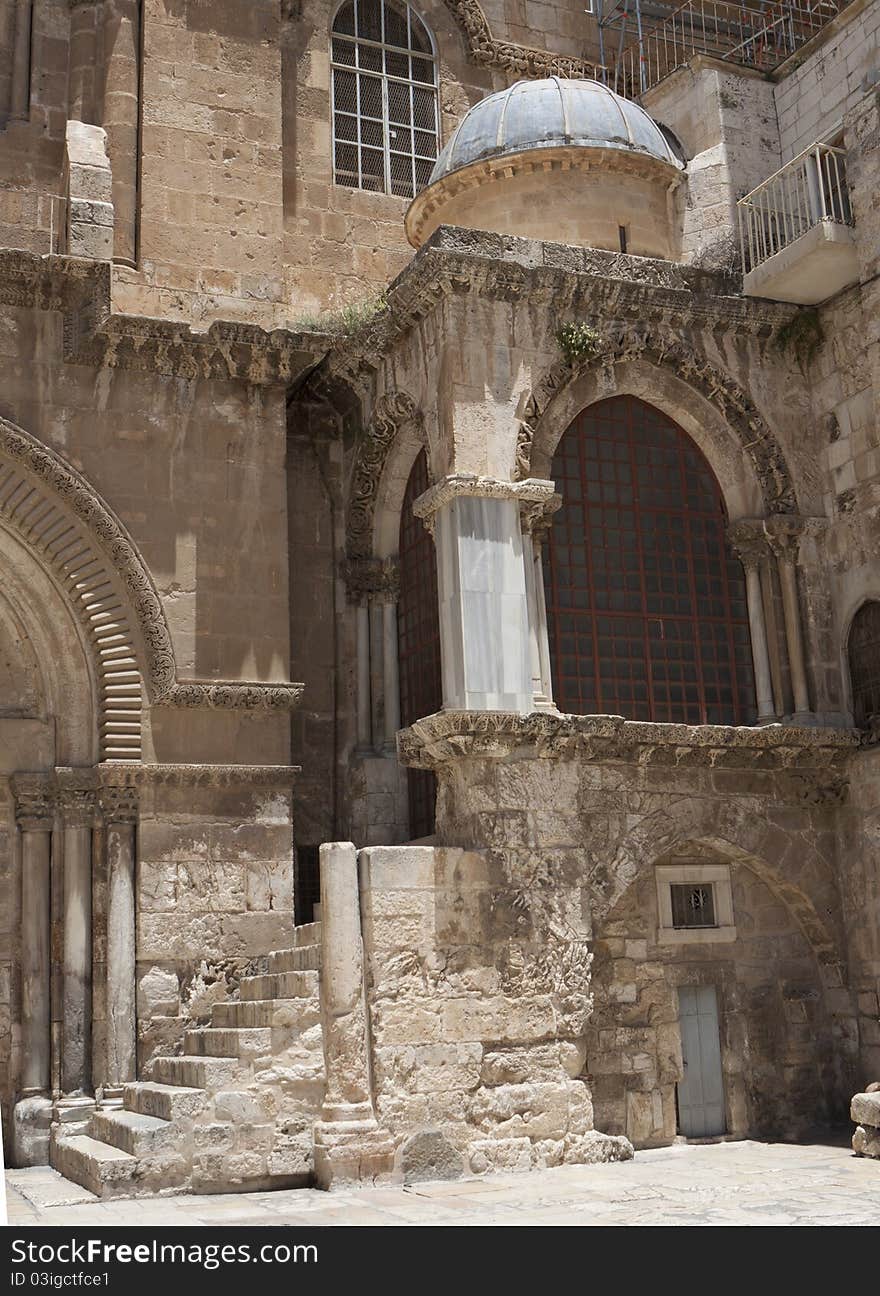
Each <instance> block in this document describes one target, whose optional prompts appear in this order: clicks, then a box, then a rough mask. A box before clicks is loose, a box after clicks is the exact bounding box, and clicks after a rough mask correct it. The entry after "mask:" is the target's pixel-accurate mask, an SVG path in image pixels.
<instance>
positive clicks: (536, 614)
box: [521, 494, 562, 710]
mask: <svg viewBox="0 0 880 1296" xmlns="http://www.w3.org/2000/svg"><path fill="white" fill-rule="evenodd" d="M561 503H562V496H561V495H558V494H556V495H553V496H552V497H551V498H550V499H549V500H547V501H545V502H543V503H539V504H524V505H522V506H521V512H522V529H523V567H524V570H525V578H526V599H527V601H528V610H529V648H530V655H531V663H532V696H533V699H534V704H535V707H537V708H539V709H542V710H552V709H555V708H554V704H553V681H552V677H551V672H550V638H549V632H548V629H547V604H546V601H545V597H544V569H543V566H542V563H541V544H542V540H543V536H544V532H545V531H546V528H547V526H548V524H549V520H550V516H551V514H553V513H555V512H556V510H557V509H558V508H559V506H560V505H561Z"/></svg>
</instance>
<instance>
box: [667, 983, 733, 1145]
mask: <svg viewBox="0 0 880 1296" xmlns="http://www.w3.org/2000/svg"><path fill="white" fill-rule="evenodd" d="M678 1014H679V1021H680V1023H681V1055H682V1061H683V1062H684V1078H683V1079H682V1081H681V1083H680V1084H679V1086H678V1125H679V1133H680V1134H684V1135H685V1136H686V1137H687V1138H709V1137H711V1136H712V1135H713V1134H723V1133H724V1132H725V1130H726V1128H727V1126H726V1123H725V1120H724V1083H723V1080H722V1077H721V1039H720V1036H719V1033H718V996H717V995H716V993H715V987H714V986H679V989H678Z"/></svg>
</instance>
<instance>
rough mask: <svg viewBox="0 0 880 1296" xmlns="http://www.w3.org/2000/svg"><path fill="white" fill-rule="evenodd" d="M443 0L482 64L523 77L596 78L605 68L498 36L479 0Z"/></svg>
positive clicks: (471, 52) (472, 56)
mask: <svg viewBox="0 0 880 1296" xmlns="http://www.w3.org/2000/svg"><path fill="white" fill-rule="evenodd" d="M444 3H445V5H446V8H447V9H448V10H449V12H450V13H451V14H452V16H453V18H454V19H455V21H456V23H457V24H458V26H459V28H460V29H461V32H462V35H463V36H464V38H465V40H466V42H467V45H468V49H469V51H470V56H471V58H472V59H473V61H474V63H476V64H478V65H479V66H480V67H490V68H497V69H498V70H499V71H502V72H512V73H514V74H515V75H517V76H522V77H547V76H559V77H584V78H586V79H587V80H595V79H596V78H597V77H598V75H599V73H600V72H601V70H602V69H601V68H600V66H599V64H598V63H592V62H590V61H589V60H587V59H580V58H575V57H574V56H572V55H568V54H554V53H552V52H551V51H550V50H541V49H534V48H532V47H531V46H528V45H515V44H514V43H513V42H512V41H500V40H496V39H495V37H494V36H493V35H492V32H491V30H490V28H489V23H488V21H487V19H486V15H485V14H484V13H483V10H482V9H481V8H480V6H479V4H478V3H477V0H444Z"/></svg>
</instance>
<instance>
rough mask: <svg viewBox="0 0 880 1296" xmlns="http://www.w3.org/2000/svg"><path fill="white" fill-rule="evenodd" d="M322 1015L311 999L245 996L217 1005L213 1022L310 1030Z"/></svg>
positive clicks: (215, 1024)
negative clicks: (253, 997)
mask: <svg viewBox="0 0 880 1296" xmlns="http://www.w3.org/2000/svg"><path fill="white" fill-rule="evenodd" d="M319 1018H320V1010H319V1007H318V1004H317V1002H316V1000H315V999H314V998H311V999H245V1000H240V1001H238V1002H233V1003H222V1004H214V1007H213V1009H212V1011H211V1025H212V1026H219V1027H230V1026H248V1027H251V1026H274V1027H276V1028H278V1029H284V1030H297V1031H303V1030H308V1028H309V1027H310V1026H314V1025H315V1023H316V1022H317V1021H318V1020H319Z"/></svg>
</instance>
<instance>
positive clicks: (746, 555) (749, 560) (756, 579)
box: [730, 519, 776, 724]
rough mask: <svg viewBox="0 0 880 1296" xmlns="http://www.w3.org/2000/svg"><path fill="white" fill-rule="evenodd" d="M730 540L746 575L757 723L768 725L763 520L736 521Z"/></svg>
mask: <svg viewBox="0 0 880 1296" xmlns="http://www.w3.org/2000/svg"><path fill="white" fill-rule="evenodd" d="M730 542H731V545H732V546H733V548H734V550H735V552H736V554H737V556H738V557H739V560H740V562H741V563H742V565H743V568H744V570H745V574H746V602H747V604H748V612H749V634H750V636H751V641H752V661H753V663H754V670H755V696H756V700H757V703H758V724H770V723H772V722H773V721H775V720H776V708H775V707H774V704H773V681H772V677H771V674H770V654H769V652H768V649H767V627H766V623H765V621H764V600H763V595H762V592H761V564H762V562H764V560H765V559H766V557H767V552H768V545H767V540H766V537H765V535H764V533H763V523H761V522H758V523H754V522H751V521H748V520H745V519H744V520H743V521H741V522H737V523H736V524H735V525H734V526H732V527H731V529H730Z"/></svg>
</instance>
